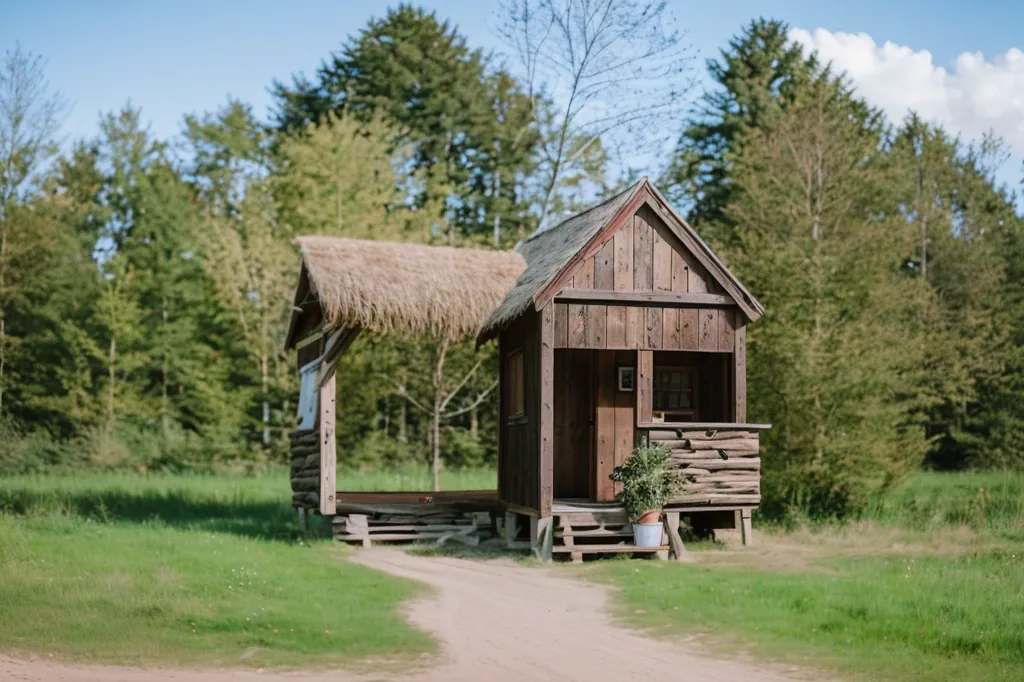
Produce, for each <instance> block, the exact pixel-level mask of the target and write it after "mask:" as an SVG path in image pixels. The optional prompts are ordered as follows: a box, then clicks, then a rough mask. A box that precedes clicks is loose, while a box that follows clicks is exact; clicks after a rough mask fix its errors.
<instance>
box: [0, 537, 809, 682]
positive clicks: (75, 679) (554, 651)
mask: <svg viewBox="0 0 1024 682" xmlns="http://www.w3.org/2000/svg"><path fill="white" fill-rule="evenodd" d="M356 560H357V561H359V562H360V563H363V564H365V565H367V566H370V567H372V568H375V569H378V570H381V571H386V572H388V573H391V574H393V575H397V576H402V577H406V578H412V579H414V580H420V581H422V582H424V583H427V584H428V585H430V586H432V587H433V588H434V590H433V594H431V596H430V597H428V598H424V599H421V600H417V601H414V602H412V603H410V604H409V605H408V608H407V610H406V613H407V616H408V618H409V621H410V622H411V623H412V624H413V625H415V626H417V627H419V628H422V629H424V630H426V631H428V632H430V633H432V634H433V635H434V636H435V637H437V639H438V640H439V641H440V643H441V658H440V660H439V661H438V662H437V665H435V666H432V667H431V668H429V669H427V670H424V671H420V672H415V673H412V674H410V675H406V676H402V677H400V678H394V677H391V676H386V675H371V676H353V675H350V674H347V673H340V672H339V673H269V672H258V671H201V670H138V669H129V668H107V667H92V666H65V665H60V664H55V663H51V662H47V661H32V662H24V661H13V660H11V659H7V658H3V657H0V680H5V681H6V680H12V681H14V680H16V681H18V682H37V681H38V682H42V681H43V680H45V681H46V682H87V681H88V682H92V681H94V680H95V681H98V682H255V681H256V680H261V681H262V682H307V681H308V682H327V681H328V680H331V681H332V682H357V681H358V682H371V681H378V680H385V679H402V680H407V681H408V682H414V681H415V682H462V681H466V682H469V681H471V680H478V679H486V680H488V682H519V681H520V680H556V679H557V680H560V681H563V682H572V681H575V680H580V681H585V682H602V681H604V680H609V681H614V682H622V681H626V680H645V681H650V680H673V681H674V682H675V681H678V682H686V681H689V680H700V681H701V682H732V681H734V680H737V681H742V682H784V681H791V680H801V679H803V680H806V679H808V676H807V675H806V674H805V675H793V676H788V675H787V674H786V673H784V672H782V671H781V669H775V668H772V667H767V666H761V665H758V664H755V663H753V662H747V661H730V660H721V659H717V658H713V657H711V656H709V655H708V654H707V653H706V652H703V651H702V650H701V648H700V647H699V646H698V645H696V644H695V643H691V642H685V641H683V642H680V641H675V642H669V641H665V640H656V639H651V638H647V637H644V636H641V635H639V634H636V633H633V632H630V631H628V630H624V629H622V628H619V627H617V626H615V625H614V624H613V623H612V622H611V620H610V619H609V617H608V615H607V613H606V609H605V597H606V589H605V588H603V587H600V586H598V585H592V584H589V583H585V582H580V581H576V580H572V579H569V578H563V577H560V576H558V575H556V574H555V571H552V570H546V569H537V568H524V567H522V566H517V565H515V564H514V563H512V562H504V561H490V562H476V561H467V560H462V559H450V558H438V557H431V558H426V557H420V556H415V555H410V554H406V553H405V552H402V551H399V550H394V549H383V548H381V549H376V548H375V549H372V550H364V551H361V552H359V553H358V554H357V555H356Z"/></svg>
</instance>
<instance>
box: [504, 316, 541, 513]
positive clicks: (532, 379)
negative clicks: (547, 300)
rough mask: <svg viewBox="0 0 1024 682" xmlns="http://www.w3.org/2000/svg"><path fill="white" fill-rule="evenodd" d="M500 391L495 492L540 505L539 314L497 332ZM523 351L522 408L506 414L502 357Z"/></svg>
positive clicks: (509, 499)
mask: <svg viewBox="0 0 1024 682" xmlns="http://www.w3.org/2000/svg"><path fill="white" fill-rule="evenodd" d="M498 344H499V353H500V357H501V370H500V371H501V374H502V376H501V386H502V387H503V390H502V391H501V394H500V397H499V403H498V410H499V421H500V426H499V429H500V434H499V438H498V494H499V496H500V498H501V500H502V501H504V502H508V503H510V504H513V505H517V506H520V507H523V508H526V509H538V510H539V509H540V466H539V461H540V451H539V448H540V315H538V314H534V313H527V314H525V315H523V316H522V317H520V318H519V319H518V320H516V321H515V322H513V323H512V324H511V325H509V327H508V328H507V329H505V330H504V331H502V332H501V335H500V336H499V340H498ZM520 349H521V350H522V352H523V375H524V376H523V381H524V383H523V391H524V396H525V405H524V407H525V412H524V414H523V415H522V416H520V417H512V418H510V417H509V416H508V405H507V398H508V396H507V395H506V392H505V390H504V387H505V386H507V385H508V382H507V380H506V378H505V373H506V371H507V367H506V362H505V359H506V358H507V357H508V355H509V353H511V352H513V351H515V350H520Z"/></svg>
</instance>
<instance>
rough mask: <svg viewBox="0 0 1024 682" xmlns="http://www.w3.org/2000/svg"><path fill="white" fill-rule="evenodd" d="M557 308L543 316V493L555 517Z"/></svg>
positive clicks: (546, 512)
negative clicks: (553, 506)
mask: <svg viewBox="0 0 1024 682" xmlns="http://www.w3.org/2000/svg"><path fill="white" fill-rule="evenodd" d="M554 311H555V305H554V304H553V303H548V304H547V305H546V306H544V309H543V310H542V311H541V314H540V444H539V445H540V448H539V452H540V461H539V462H538V466H539V467H540V476H539V477H538V478H539V479H540V491H539V495H540V497H539V498H538V499H539V504H538V506H539V507H540V515H541V516H551V504H552V503H553V502H554V477H555V457H554V446H555V312H554Z"/></svg>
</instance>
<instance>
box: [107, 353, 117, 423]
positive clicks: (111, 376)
mask: <svg viewBox="0 0 1024 682" xmlns="http://www.w3.org/2000/svg"><path fill="white" fill-rule="evenodd" d="M107 367H108V370H107V371H108V381H109V384H110V386H109V390H108V391H107V423H108V424H113V423H114V417H115V415H114V396H115V395H116V392H117V388H116V387H117V370H116V367H117V337H116V336H114V335H113V334H111V335H110V354H109V356H108V358H107Z"/></svg>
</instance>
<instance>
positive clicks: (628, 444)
mask: <svg viewBox="0 0 1024 682" xmlns="http://www.w3.org/2000/svg"><path fill="white" fill-rule="evenodd" d="M635 366H636V353H634V352H631V351H614V352H612V351H594V372H595V374H596V379H597V384H596V391H595V396H594V397H595V400H594V402H595V404H594V428H595V438H594V440H595V443H594V446H595V465H596V466H595V472H594V489H593V493H592V499H594V500H596V501H598V502H611V501H612V500H614V499H615V493H616V485H615V484H614V483H613V482H612V480H611V478H609V476H610V475H611V473H612V469H613V468H615V467H616V466H619V465H620V464H623V463H625V461H626V460H627V459H628V458H629V456H630V454H631V453H632V452H633V442H634V433H635V428H636V427H635V421H636V420H635V418H634V414H633V405H634V400H635V395H636V393H635V391H620V390H618V368H619V367H635Z"/></svg>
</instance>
